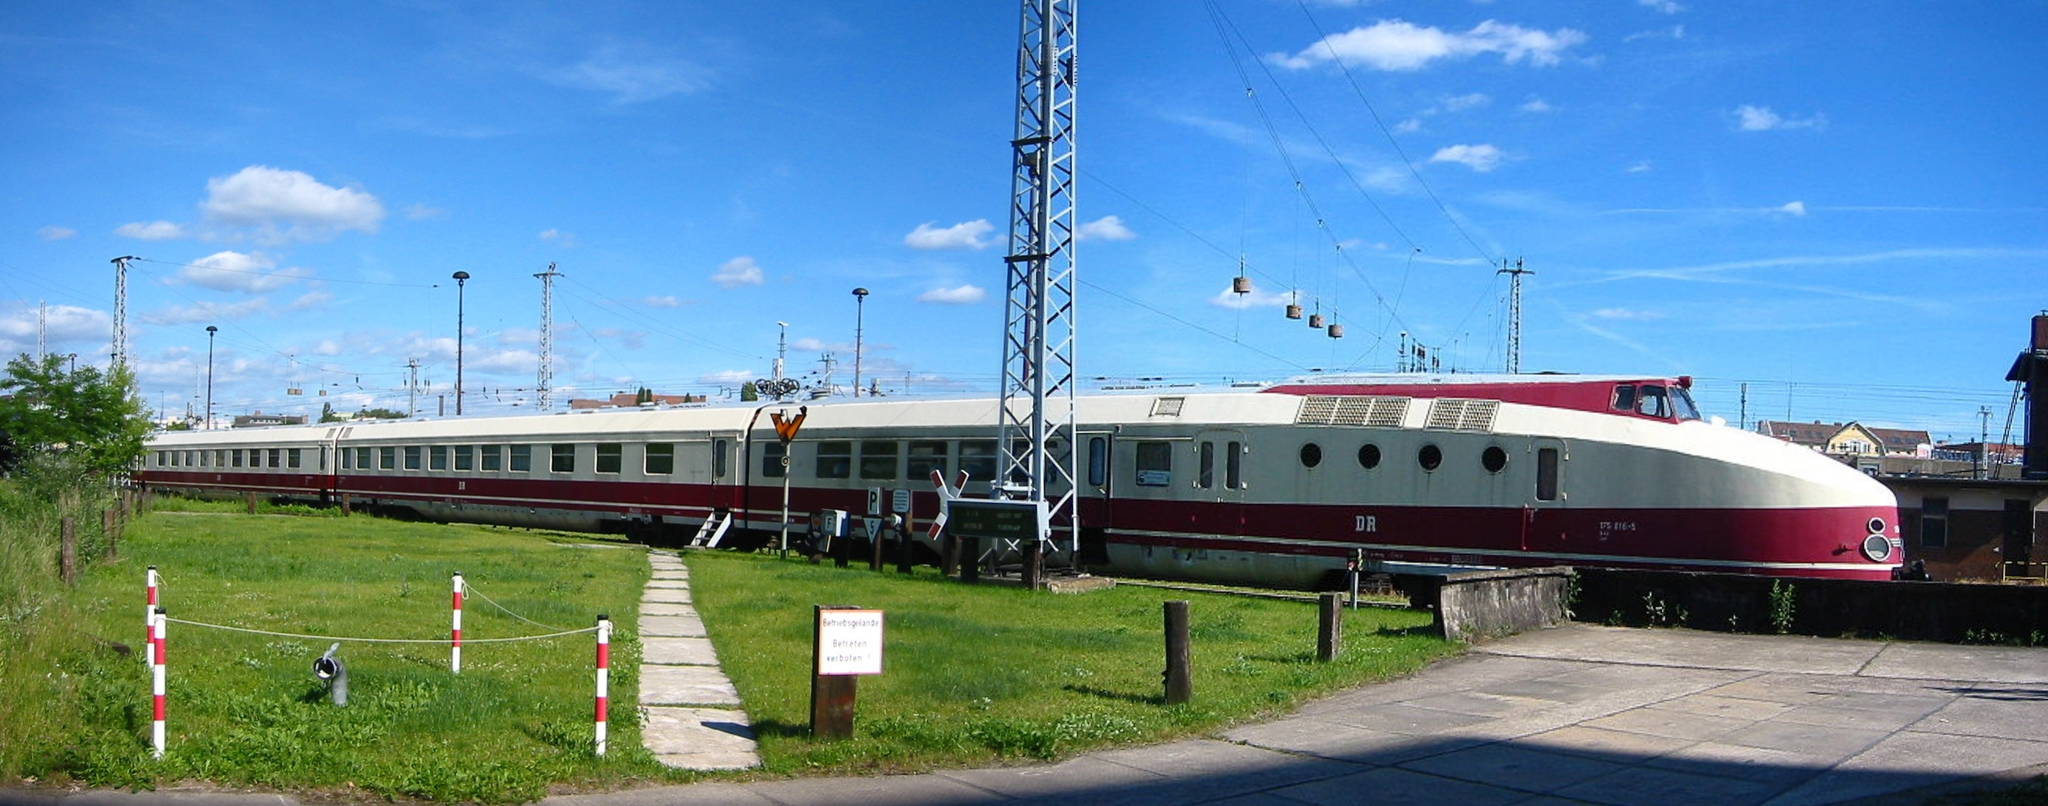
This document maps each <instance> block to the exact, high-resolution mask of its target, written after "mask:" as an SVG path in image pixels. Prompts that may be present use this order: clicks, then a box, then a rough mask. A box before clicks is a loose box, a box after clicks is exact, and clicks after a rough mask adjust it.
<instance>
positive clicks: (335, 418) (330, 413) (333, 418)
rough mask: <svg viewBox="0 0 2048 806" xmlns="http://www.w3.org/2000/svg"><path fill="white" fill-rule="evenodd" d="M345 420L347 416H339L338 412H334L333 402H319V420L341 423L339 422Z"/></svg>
mask: <svg viewBox="0 0 2048 806" xmlns="http://www.w3.org/2000/svg"><path fill="white" fill-rule="evenodd" d="M347 421H348V418H347V417H343V416H341V415H339V414H336V413H334V404H333V403H321V404H320V422H323V423H341V422H347Z"/></svg>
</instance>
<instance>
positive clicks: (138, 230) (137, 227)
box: [114, 221, 185, 241]
mask: <svg viewBox="0 0 2048 806" xmlns="http://www.w3.org/2000/svg"><path fill="white" fill-rule="evenodd" d="M114 234H115V235H119V236H121V237H123V238H134V239H135V240H138V241H168V240H171V239H172V238H183V237H185V229H184V228H183V227H180V226H178V225H176V224H173V223H171V222H169V221H151V222H149V223H147V224H144V223H142V222H140V221H134V222H130V223H127V224H122V225H121V226H118V227H115V228H114Z"/></svg>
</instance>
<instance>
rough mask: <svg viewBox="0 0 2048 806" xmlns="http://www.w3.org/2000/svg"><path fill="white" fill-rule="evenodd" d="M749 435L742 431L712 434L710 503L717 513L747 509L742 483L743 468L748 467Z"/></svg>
mask: <svg viewBox="0 0 2048 806" xmlns="http://www.w3.org/2000/svg"><path fill="white" fill-rule="evenodd" d="M744 436H745V435H743V434H741V433H740V432H738V431H730V432H712V434H711V473H710V476H711V494H710V496H709V500H710V506H711V508H712V510H713V511H714V512H716V511H718V510H724V511H727V512H732V511H738V510H742V509H744V508H745V504H744V503H743V500H742V493H743V492H744V490H743V489H742V488H741V486H740V483H739V481H740V478H741V473H740V469H741V468H743V467H745V466H746V461H747V456H746V452H745V450H744V446H745V445H746V440H745V439H743V438H742V437H744Z"/></svg>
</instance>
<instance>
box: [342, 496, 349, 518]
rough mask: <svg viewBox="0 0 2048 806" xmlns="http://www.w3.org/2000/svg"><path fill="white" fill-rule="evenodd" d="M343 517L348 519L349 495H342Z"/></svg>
mask: <svg viewBox="0 0 2048 806" xmlns="http://www.w3.org/2000/svg"><path fill="white" fill-rule="evenodd" d="M341 516H342V517H344V518H346V517H348V493H342V494H341Z"/></svg>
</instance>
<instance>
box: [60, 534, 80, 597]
mask: <svg viewBox="0 0 2048 806" xmlns="http://www.w3.org/2000/svg"><path fill="white" fill-rule="evenodd" d="M60 529H61V532H62V534H63V541H64V549H63V561H64V564H63V567H62V568H61V569H59V573H60V574H61V575H62V576H63V577H64V584H66V585H69V584H71V583H72V581H73V580H76V579H78V521H77V519H75V518H65V519H64V521H63V525H62V526H61V527H60Z"/></svg>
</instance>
